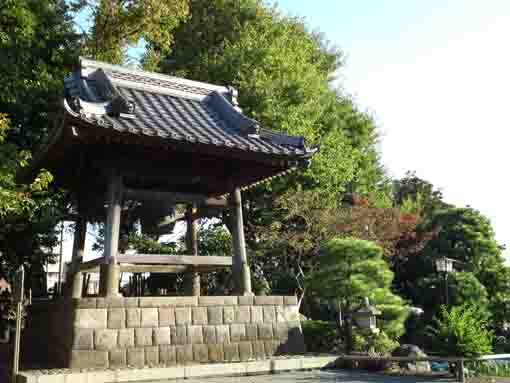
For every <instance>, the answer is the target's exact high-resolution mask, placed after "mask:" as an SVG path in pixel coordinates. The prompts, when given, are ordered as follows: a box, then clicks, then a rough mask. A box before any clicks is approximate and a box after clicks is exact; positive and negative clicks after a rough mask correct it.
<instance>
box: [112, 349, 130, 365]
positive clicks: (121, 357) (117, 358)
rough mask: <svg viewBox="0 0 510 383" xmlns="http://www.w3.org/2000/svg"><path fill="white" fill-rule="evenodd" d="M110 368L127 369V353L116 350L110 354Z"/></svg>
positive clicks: (122, 350)
mask: <svg viewBox="0 0 510 383" xmlns="http://www.w3.org/2000/svg"><path fill="white" fill-rule="evenodd" d="M108 355H109V366H110V368H112V367H125V366H126V365H127V351H126V350H125V349H115V350H110V352H109V354H108Z"/></svg>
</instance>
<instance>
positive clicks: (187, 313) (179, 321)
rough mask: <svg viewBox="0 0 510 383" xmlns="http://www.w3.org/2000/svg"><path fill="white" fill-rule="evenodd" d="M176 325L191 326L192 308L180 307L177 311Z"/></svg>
mask: <svg viewBox="0 0 510 383" xmlns="http://www.w3.org/2000/svg"><path fill="white" fill-rule="evenodd" d="M175 324H176V325H177V326H185V325H188V324H191V307H178V308H176V309H175Z"/></svg>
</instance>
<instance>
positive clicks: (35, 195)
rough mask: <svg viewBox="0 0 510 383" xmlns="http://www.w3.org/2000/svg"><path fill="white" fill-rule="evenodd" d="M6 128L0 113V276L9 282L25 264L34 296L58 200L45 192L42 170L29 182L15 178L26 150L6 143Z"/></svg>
mask: <svg viewBox="0 0 510 383" xmlns="http://www.w3.org/2000/svg"><path fill="white" fill-rule="evenodd" d="M8 131H9V119H8V118H7V116H6V115H5V114H1V113H0V277H5V278H6V279H7V280H8V281H10V282H13V277H14V273H15V271H16V270H17V269H18V268H19V266H21V265H25V266H26V270H27V286H28V287H29V288H30V287H32V288H33V290H34V294H36V295H37V294H38V292H39V291H40V290H41V288H44V284H43V282H42V281H40V280H39V279H37V278H36V274H37V273H40V272H41V271H42V266H43V265H44V264H45V263H46V262H47V261H48V260H49V261H51V257H52V254H47V253H45V252H44V251H43V249H44V248H47V249H48V248H52V247H53V246H54V245H55V242H56V236H55V235H54V234H55V233H54V230H53V228H54V227H55V225H56V223H57V222H58V220H59V218H60V210H59V208H60V206H61V203H60V201H59V199H58V195H57V196H56V197H55V196H54V195H53V193H50V192H49V191H48V186H49V185H50V183H51V182H52V177H51V174H49V173H48V172H47V171H45V170H42V171H41V172H40V173H39V174H38V175H37V176H36V178H35V179H34V181H33V182H32V183H30V184H19V183H18V182H17V181H16V172H17V171H18V170H19V169H21V168H23V167H26V166H27V164H28V161H29V160H30V153H29V152H28V151H24V150H19V149H18V148H17V147H16V146H15V145H14V144H12V143H9V142H8V141H7V136H8ZM32 277H33V278H32Z"/></svg>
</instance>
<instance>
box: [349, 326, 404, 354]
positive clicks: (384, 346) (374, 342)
mask: <svg viewBox="0 0 510 383" xmlns="http://www.w3.org/2000/svg"><path fill="white" fill-rule="evenodd" d="M353 340H354V342H353V345H354V351H359V352H368V353H370V354H377V355H389V354H391V352H392V351H393V350H394V349H395V348H397V347H398V345H399V343H398V342H397V341H395V340H393V339H391V338H390V337H389V336H388V335H387V334H386V333H385V332H384V331H380V332H379V333H377V334H374V333H363V332H361V331H356V330H355V331H354V334H353Z"/></svg>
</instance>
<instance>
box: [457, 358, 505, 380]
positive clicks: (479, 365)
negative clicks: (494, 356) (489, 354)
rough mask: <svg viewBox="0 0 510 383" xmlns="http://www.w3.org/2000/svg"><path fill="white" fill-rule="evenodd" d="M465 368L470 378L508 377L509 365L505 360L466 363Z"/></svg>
mask: <svg viewBox="0 0 510 383" xmlns="http://www.w3.org/2000/svg"><path fill="white" fill-rule="evenodd" d="M466 368H467V370H468V371H469V375H471V376H477V377H479V376H480V377H482V376H483V377H496V376H497V377H510V363H509V362H508V361H506V360H494V361H492V360H491V361H474V362H469V363H467V364H466ZM490 381H491V382H495V380H490Z"/></svg>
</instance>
